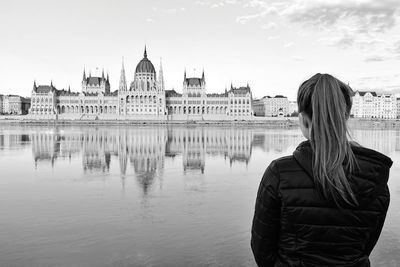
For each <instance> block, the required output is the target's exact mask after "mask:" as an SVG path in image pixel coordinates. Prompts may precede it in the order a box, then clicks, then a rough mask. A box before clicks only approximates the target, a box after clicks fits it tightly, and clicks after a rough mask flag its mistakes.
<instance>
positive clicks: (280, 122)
mask: <svg viewBox="0 0 400 267" xmlns="http://www.w3.org/2000/svg"><path fill="white" fill-rule="evenodd" d="M0 124H25V125H247V126H264V127H283V128H286V127H297V126H298V121H297V118H257V119H254V120H60V119H59V120H51V119H47V120H37V119H27V118H17V117H7V118H0Z"/></svg>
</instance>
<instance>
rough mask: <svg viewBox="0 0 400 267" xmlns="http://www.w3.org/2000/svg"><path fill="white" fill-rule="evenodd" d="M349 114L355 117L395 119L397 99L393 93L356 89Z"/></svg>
mask: <svg viewBox="0 0 400 267" xmlns="http://www.w3.org/2000/svg"><path fill="white" fill-rule="evenodd" d="M352 100H353V105H352V108H351V112H350V114H351V115H352V116H354V117H355V118H379V119H395V118H396V117H397V100H396V96H395V95H394V94H377V93H376V92H366V91H364V92H363V91H356V92H355V94H354V96H353V97H352Z"/></svg>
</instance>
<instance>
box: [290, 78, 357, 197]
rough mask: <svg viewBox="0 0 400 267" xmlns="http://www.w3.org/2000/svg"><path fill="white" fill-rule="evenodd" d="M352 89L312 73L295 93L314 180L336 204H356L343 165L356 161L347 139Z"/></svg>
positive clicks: (339, 82)
mask: <svg viewBox="0 0 400 267" xmlns="http://www.w3.org/2000/svg"><path fill="white" fill-rule="evenodd" d="M351 94H352V90H351V88H350V87H349V86H348V85H346V84H345V83H343V82H341V81H340V80H338V79H336V78H335V77H333V76H331V75H329V74H320V73H318V74H315V75H314V76H312V77H311V78H310V79H308V80H306V81H305V82H303V83H302V84H301V85H300V88H299V91H298V94H297V104H298V108H299V120H300V128H301V130H302V132H303V135H304V136H305V137H306V138H307V139H309V140H310V143H311V147H312V149H313V152H314V155H313V156H314V158H313V172H314V179H315V180H316V182H317V185H319V187H320V190H321V191H322V193H323V194H324V195H325V196H326V197H328V198H331V199H333V200H334V201H335V202H336V203H342V202H343V201H344V202H346V203H349V204H356V199H355V197H354V195H353V192H352V190H351V187H350V185H349V182H348V180H347V178H346V175H345V170H344V168H343V164H344V163H345V164H346V166H347V167H349V168H350V169H352V168H353V164H354V162H355V160H354V155H353V152H352V150H351V148H350V144H349V142H348V139H347V134H348V131H347V124H346V122H347V119H348V118H349V116H350V110H351Z"/></svg>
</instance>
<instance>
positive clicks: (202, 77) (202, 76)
mask: <svg viewBox="0 0 400 267" xmlns="http://www.w3.org/2000/svg"><path fill="white" fill-rule="evenodd" d="M201 79H202V81H203V82H204V81H205V79H204V68H203V74H202V75H201Z"/></svg>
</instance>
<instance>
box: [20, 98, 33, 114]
mask: <svg viewBox="0 0 400 267" xmlns="http://www.w3.org/2000/svg"><path fill="white" fill-rule="evenodd" d="M30 108H31V99H30V98H25V97H22V98H21V114H22V115H26V114H28V113H29V109H30Z"/></svg>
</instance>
